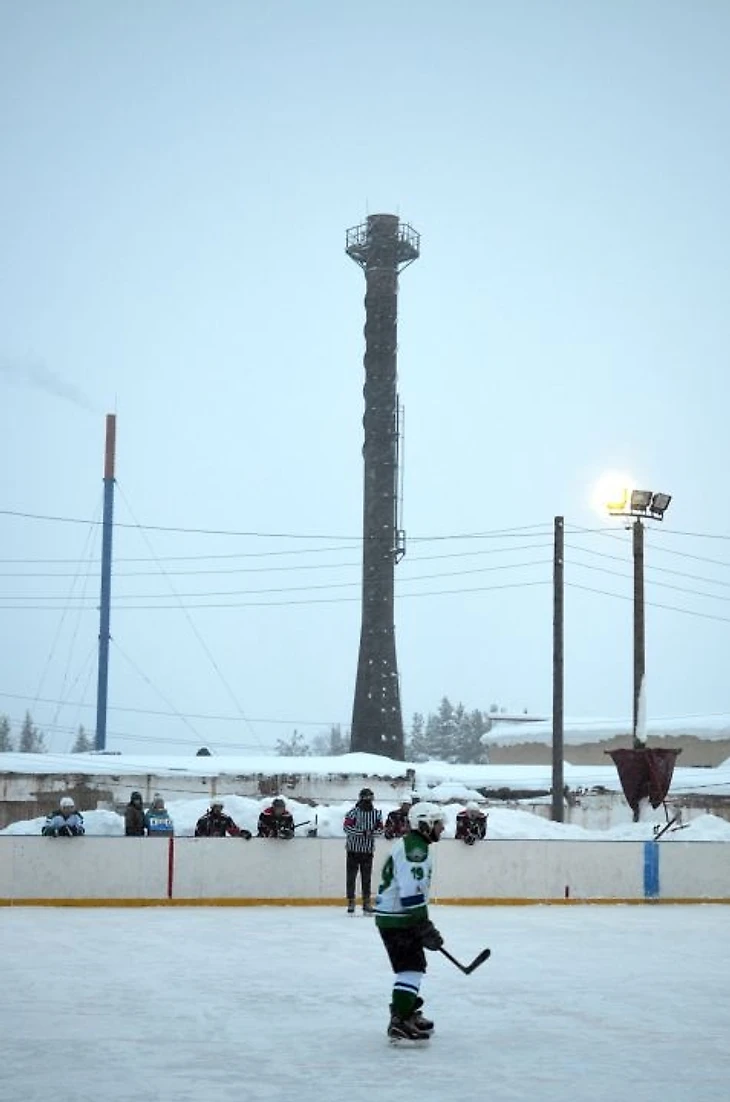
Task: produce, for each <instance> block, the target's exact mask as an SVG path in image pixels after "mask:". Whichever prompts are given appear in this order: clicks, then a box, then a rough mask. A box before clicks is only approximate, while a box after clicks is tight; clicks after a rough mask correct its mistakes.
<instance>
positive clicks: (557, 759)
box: [552, 517, 565, 823]
mask: <svg viewBox="0 0 730 1102" xmlns="http://www.w3.org/2000/svg"><path fill="white" fill-rule="evenodd" d="M564 552H565V520H564V518H563V517H556V518H555V550H554V557H553V786H552V787H553V820H554V822H556V823H562V822H563V818H564V806H565V805H564V794H563V791H564V787H565V781H564V777H563V703H564V701H563V695H564V687H565V669H564V648H563V643H564V627H565V623H564V621H565V616H564V592H565V586H564V570H565V555H564Z"/></svg>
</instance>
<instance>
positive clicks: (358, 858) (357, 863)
mask: <svg viewBox="0 0 730 1102" xmlns="http://www.w3.org/2000/svg"><path fill="white" fill-rule="evenodd" d="M358 870H359V872H360V885H361V887H362V897H363V899H370V888H371V881H372V878H373V854H372V853H353V852H352V851H351V850H349V849H348V851H347V875H346V886H347V898H348V899H354V898H355V884H356V882H357V874H358Z"/></svg>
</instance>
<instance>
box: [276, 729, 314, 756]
mask: <svg viewBox="0 0 730 1102" xmlns="http://www.w3.org/2000/svg"><path fill="white" fill-rule="evenodd" d="M276 752H277V754H278V755H279V757H282V758H306V757H308V756H309V746H308V745H307V742H306V740H305V738H304V735H300V734H299V732H298V731H296V730H295V731H294V734H293V735H292V737H291V738H290V739H289V740H288V741H287V740H286V739H278V740H277V743H276Z"/></svg>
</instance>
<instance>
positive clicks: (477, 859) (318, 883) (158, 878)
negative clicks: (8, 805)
mask: <svg viewBox="0 0 730 1102" xmlns="http://www.w3.org/2000/svg"><path fill="white" fill-rule="evenodd" d="M389 848H390V843H388V842H386V841H383V840H381V841H379V843H378V847H377V850H376V855H375V862H374V874H373V889H375V888H376V886H377V877H378V874H379V870H380V867H381V865H382V862H383V860H384V858H385V856H386V855H387V853H388V852H389ZM433 853H434V857H435V875H434V885H433V894H434V898H436V899H444V900H459V901H461V900H463V901H467V902H468V901H469V900H497V901H498V900H505V901H508V900H513V899H514V900H526V901H529V900H531V899H535V900H542V899H550V900H556V901H557V900H562V899H564V898H566V889H567V896H568V897H569V898H570V899H573V900H581V899H585V900H590V899H596V900H600V899H606V900H610V899H620V900H642V899H644V898H645V897H647V896H650V897H656V898H660V899H698V900H702V899H707V898H709V899H728V900H730V845H728V844H727V843H724V842H687V843H682V842H676V841H675V842H671V843H666V844H664V845H662V844H661V843H643V842H573V841H565V842H563V841H553V840H529V841H528V840H516V841H493V842H489V841H488V842H485V843H482V844H477V845H475V846H471V847H470V846H464V845H463V844H462V843H460V842H455V841H453V840H448V841H445V842H442V843H440V844H439V846H438V847H436V848H434V850H433ZM173 854H174V860H173V865H172V879H171V880H170V868H169V855H170V843H169V840H168V839H161V838H153V839H147V838H90V837H86V838H68V839H66V838H39V837H25V836H22V835H4V836H2V837H0V901H2V900H4V901H6V902H8V901H12V900H44V899H45V900H84V899H88V900H89V901H93V900H109V901H113V900H117V899H118V900H132V901H134V900H150V901H155V900H157V901H164V900H166V899H167V898H168V891H169V890H170V887H171V889H172V892H171V897H172V899H174V900H186V899H189V900H195V901H201V902H202V901H205V900H206V899H211V900H216V899H232V900H233V899H241V900H244V901H245V900H252V901H260V900H267V899H269V900H291V901H292V902H296V901H301V902H309V903H311V902H317V901H320V900H322V901H330V902H332V901H338V900H340V899H343V898H344V895H345V848H344V845H343V842H342V840H341V839H335V838H331V839H309V838H301V839H300V838H295V839H292V840H291V841H289V842H280V841H275V840H267V839H252V840H251V841H245V840H244V839H241V838H177V839H174V842H173ZM647 856H649V857H651V858H652V859H654V860H656V862H657V864H658V871H657V874H656V875H655V877H654V881H653V883H654V884H655V885H656V887H655V890H654V891H653V892H652V891H650V890H649V888H648V882H647V874H646V868H645V863H646V860H647ZM657 889H658V890H657Z"/></svg>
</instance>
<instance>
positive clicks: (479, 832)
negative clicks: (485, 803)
mask: <svg viewBox="0 0 730 1102" xmlns="http://www.w3.org/2000/svg"><path fill="white" fill-rule="evenodd" d="M486 836H487V816H486V815H485V814H484V812H483V811H482V810H480V807H479V804H478V803H476V802H475V801H474V800H472V801H471V802H470V803H468V804H467V805H466V807H465V808H464V810H463V811H460V812H459V814H458V815H457V816H456V834H455V835H454V837H455V838H457V839H458V840H459V841H461V842H465V843H466V845H467V846H473V845H474V843H475V842H480V841H483V840H484V838H486Z"/></svg>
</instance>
